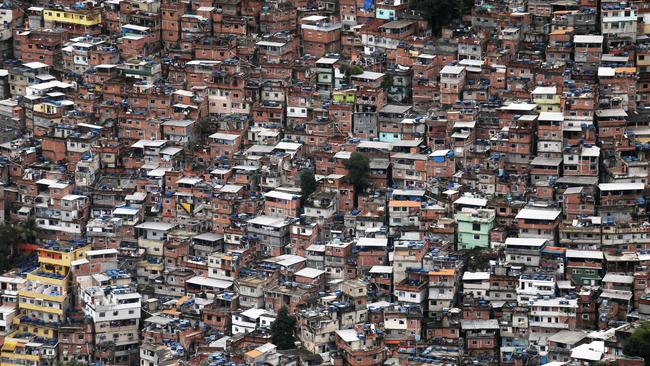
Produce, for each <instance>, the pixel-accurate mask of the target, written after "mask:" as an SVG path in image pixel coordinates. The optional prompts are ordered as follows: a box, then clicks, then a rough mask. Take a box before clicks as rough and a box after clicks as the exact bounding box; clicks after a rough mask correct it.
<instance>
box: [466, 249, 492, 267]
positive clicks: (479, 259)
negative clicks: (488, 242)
mask: <svg viewBox="0 0 650 366" xmlns="http://www.w3.org/2000/svg"><path fill="white" fill-rule="evenodd" d="M489 266H490V255H489V254H488V252H487V250H486V249H485V248H472V249H470V250H468V251H467V269H468V270H469V271H471V272H476V271H483V270H486V269H488V267H489Z"/></svg>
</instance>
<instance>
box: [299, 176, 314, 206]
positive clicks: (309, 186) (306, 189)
mask: <svg viewBox="0 0 650 366" xmlns="http://www.w3.org/2000/svg"><path fill="white" fill-rule="evenodd" d="M314 192H316V177H315V176H314V172H313V171H311V170H303V171H302V173H300V193H301V194H302V201H303V202H305V201H306V200H307V198H309V196H310V195H311V194H312V193H314Z"/></svg>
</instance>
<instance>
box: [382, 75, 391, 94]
mask: <svg viewBox="0 0 650 366" xmlns="http://www.w3.org/2000/svg"><path fill="white" fill-rule="evenodd" d="M393 83H394V80H393V75H390V74H386V75H384V80H383V81H382V82H381V88H382V89H384V90H385V91H387V92H388V91H390V88H392V87H393Z"/></svg>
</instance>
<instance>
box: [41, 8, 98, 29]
mask: <svg viewBox="0 0 650 366" xmlns="http://www.w3.org/2000/svg"><path fill="white" fill-rule="evenodd" d="M43 18H44V19H45V22H55V23H67V24H77V25H82V26H87V27H90V26H94V25H100V24H101V23H102V16H101V13H100V12H99V11H83V10H71V9H66V10H53V9H47V10H45V11H44V12H43Z"/></svg>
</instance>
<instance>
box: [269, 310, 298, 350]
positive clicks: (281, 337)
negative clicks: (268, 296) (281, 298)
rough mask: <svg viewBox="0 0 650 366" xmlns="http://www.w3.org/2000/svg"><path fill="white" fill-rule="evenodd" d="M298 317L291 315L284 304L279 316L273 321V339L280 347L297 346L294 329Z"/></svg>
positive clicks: (289, 347)
mask: <svg viewBox="0 0 650 366" xmlns="http://www.w3.org/2000/svg"><path fill="white" fill-rule="evenodd" d="M295 329H296V318H295V317H293V316H291V315H289V309H288V308H287V307H286V306H283V307H282V309H280V311H279V312H278V317H277V318H276V319H275V321H274V322H273V323H271V340H272V342H273V344H275V345H276V346H277V347H278V349H280V350H283V349H291V348H294V347H295V342H296V339H295V336H294V331H295Z"/></svg>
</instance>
